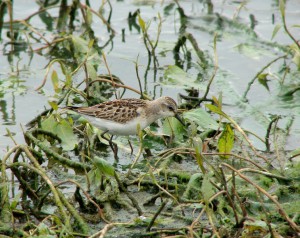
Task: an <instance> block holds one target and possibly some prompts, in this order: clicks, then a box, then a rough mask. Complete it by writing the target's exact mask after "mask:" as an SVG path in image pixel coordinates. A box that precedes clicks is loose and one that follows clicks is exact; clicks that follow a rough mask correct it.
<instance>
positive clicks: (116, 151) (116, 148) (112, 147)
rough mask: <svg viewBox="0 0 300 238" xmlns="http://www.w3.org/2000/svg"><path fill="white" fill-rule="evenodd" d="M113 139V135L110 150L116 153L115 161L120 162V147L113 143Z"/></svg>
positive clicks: (110, 140)
mask: <svg viewBox="0 0 300 238" xmlns="http://www.w3.org/2000/svg"><path fill="white" fill-rule="evenodd" d="M112 138H113V135H112V136H111V137H110V139H109V141H108V143H109V145H110V148H111V149H112V151H113V152H114V157H115V160H116V161H119V157H118V150H119V148H118V145H117V144H116V143H114V142H113V141H112Z"/></svg>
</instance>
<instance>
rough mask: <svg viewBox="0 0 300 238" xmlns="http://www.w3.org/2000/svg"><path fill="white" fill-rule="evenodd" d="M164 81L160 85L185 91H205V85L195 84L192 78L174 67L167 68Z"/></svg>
mask: <svg viewBox="0 0 300 238" xmlns="http://www.w3.org/2000/svg"><path fill="white" fill-rule="evenodd" d="M164 79H165V80H164V81H162V82H161V83H162V84H163V85H166V86H171V87H175V88H186V89H189V88H191V87H194V88H197V89H201V90H205V85H204V84H203V83H200V82H197V81H196V80H195V79H194V78H193V77H192V76H190V75H189V74H188V73H186V72H185V71H184V70H182V69H181V68H179V67H178V66H176V65H169V66H168V68H167V69H166V70H165V73H164Z"/></svg>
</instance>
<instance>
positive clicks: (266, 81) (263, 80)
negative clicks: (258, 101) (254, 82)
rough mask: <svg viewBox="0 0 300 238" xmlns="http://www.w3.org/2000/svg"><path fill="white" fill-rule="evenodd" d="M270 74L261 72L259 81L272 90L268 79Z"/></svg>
mask: <svg viewBox="0 0 300 238" xmlns="http://www.w3.org/2000/svg"><path fill="white" fill-rule="evenodd" d="M268 75H269V74H268V73H266V74H260V75H258V77H257V78H258V82H259V83H260V84H261V85H262V86H264V87H265V88H266V89H267V90H268V91H270V89H269V85H268V79H267V76H268Z"/></svg>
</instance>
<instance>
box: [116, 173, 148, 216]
mask: <svg viewBox="0 0 300 238" xmlns="http://www.w3.org/2000/svg"><path fill="white" fill-rule="evenodd" d="M114 176H115V179H116V181H117V183H118V185H119V187H120V189H121V190H122V191H123V192H124V193H125V194H126V195H127V197H128V198H129V199H130V200H131V202H132V204H133V206H134V207H135V208H136V210H137V211H138V214H139V216H141V215H143V213H144V212H143V211H142V209H141V208H140V206H139V204H138V202H137V200H136V199H135V198H134V196H132V195H131V194H130V193H129V192H128V191H127V189H126V188H125V186H124V184H123V182H122V181H121V180H120V178H119V176H118V174H117V173H116V172H115V173H114Z"/></svg>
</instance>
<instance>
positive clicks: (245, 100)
mask: <svg viewBox="0 0 300 238" xmlns="http://www.w3.org/2000/svg"><path fill="white" fill-rule="evenodd" d="M286 57H287V55H282V56H279V57H277V58H275V59H274V60H272V61H271V62H269V63H268V64H267V65H266V66H264V67H263V68H262V69H261V70H260V71H258V72H257V74H256V75H255V76H254V78H253V79H252V80H250V82H249V83H248V86H247V88H246V91H245V92H244V95H243V97H242V99H243V101H244V102H247V101H248V99H247V98H246V97H247V94H248V92H249V91H250V88H251V85H252V84H253V83H254V81H255V80H256V79H257V78H258V76H259V75H260V74H261V73H262V72H264V71H265V69H267V68H268V67H270V65H271V64H273V63H275V62H276V61H277V60H280V59H283V58H286Z"/></svg>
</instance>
